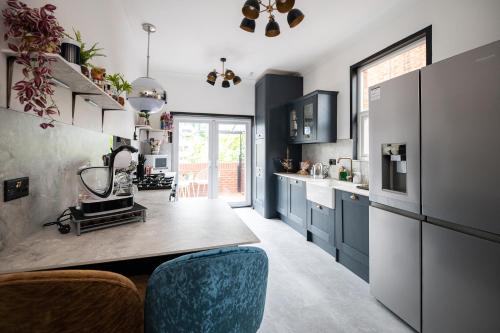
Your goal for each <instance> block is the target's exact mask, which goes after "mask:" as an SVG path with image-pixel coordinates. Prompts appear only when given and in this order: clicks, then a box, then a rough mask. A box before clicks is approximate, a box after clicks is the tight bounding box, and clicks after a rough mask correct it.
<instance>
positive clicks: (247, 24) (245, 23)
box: [240, 17, 255, 32]
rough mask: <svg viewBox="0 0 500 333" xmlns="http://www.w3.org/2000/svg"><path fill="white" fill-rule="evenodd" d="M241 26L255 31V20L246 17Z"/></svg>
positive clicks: (249, 30) (246, 29)
mask: <svg viewBox="0 0 500 333" xmlns="http://www.w3.org/2000/svg"><path fill="white" fill-rule="evenodd" d="M240 28H241V29H243V30H245V31H247V32H255V20H250V19H247V18H246V17H244V18H243V21H241V24H240Z"/></svg>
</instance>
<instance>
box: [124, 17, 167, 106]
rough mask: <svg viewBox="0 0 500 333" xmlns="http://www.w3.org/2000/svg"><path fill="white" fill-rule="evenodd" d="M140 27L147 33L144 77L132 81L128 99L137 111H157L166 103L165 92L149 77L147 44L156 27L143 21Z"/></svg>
mask: <svg viewBox="0 0 500 333" xmlns="http://www.w3.org/2000/svg"><path fill="white" fill-rule="evenodd" d="M142 29H143V30H144V31H146V32H147V33H148V52H147V62H146V77H140V78H138V79H136V80H135V81H134V82H132V92H131V93H130V94H128V101H129V103H130V105H132V107H133V108H134V109H136V110H137V111H140V112H148V113H157V112H160V111H161V109H162V108H163V106H164V105H165V104H167V92H166V91H165V90H164V89H163V88H162V86H161V85H160V84H159V83H158V82H156V80H154V79H152V78H150V77H149V44H150V40H151V34H152V33H153V32H156V27H155V26H154V25H152V24H151V23H143V24H142Z"/></svg>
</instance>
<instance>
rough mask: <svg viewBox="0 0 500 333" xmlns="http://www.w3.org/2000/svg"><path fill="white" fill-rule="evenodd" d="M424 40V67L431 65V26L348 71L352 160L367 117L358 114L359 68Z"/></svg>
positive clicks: (357, 153)
mask: <svg viewBox="0 0 500 333" xmlns="http://www.w3.org/2000/svg"><path fill="white" fill-rule="evenodd" d="M422 38H425V52H426V66H428V65H430V64H432V25H430V26H428V27H426V28H424V29H422V30H420V31H417V32H416V33H414V34H412V35H410V36H408V37H406V38H403V39H402V40H400V41H399V42H396V43H394V44H392V45H390V46H388V47H386V48H385V49H383V50H381V51H379V52H377V53H375V54H373V55H371V56H369V57H368V58H365V59H363V60H361V61H359V62H358V63H356V64H354V65H352V66H351V67H350V69H349V71H350V79H351V82H350V83H351V85H350V111H351V115H350V116H351V121H350V129H349V131H350V137H351V139H352V140H353V148H352V149H353V153H352V155H353V158H354V159H359V157H360V156H359V151H358V150H359V149H358V148H359V130H360V126H361V120H362V119H361V118H362V117H367V116H368V111H364V112H361V113H360V112H358V110H359V89H360V81H361V80H360V78H359V77H358V72H359V69H360V68H363V67H366V66H367V65H369V64H371V63H374V62H376V61H377V60H380V59H381V58H384V57H385V56H387V55H389V54H391V53H394V52H398V51H399V50H401V49H403V48H405V47H407V46H409V45H411V44H412V43H415V42H417V41H418V40H420V39H422Z"/></svg>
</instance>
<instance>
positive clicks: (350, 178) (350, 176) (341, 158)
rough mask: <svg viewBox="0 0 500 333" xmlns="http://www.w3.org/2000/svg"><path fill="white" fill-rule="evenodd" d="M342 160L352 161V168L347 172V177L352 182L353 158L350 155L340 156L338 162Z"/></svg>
mask: <svg viewBox="0 0 500 333" xmlns="http://www.w3.org/2000/svg"><path fill="white" fill-rule="evenodd" d="M342 160H346V161H349V163H350V166H351V168H350V169H349V170H347V174H348V175H349V176H348V177H347V180H348V181H350V182H352V158H349V157H340V158H339V159H338V160H337V164H340V161H342Z"/></svg>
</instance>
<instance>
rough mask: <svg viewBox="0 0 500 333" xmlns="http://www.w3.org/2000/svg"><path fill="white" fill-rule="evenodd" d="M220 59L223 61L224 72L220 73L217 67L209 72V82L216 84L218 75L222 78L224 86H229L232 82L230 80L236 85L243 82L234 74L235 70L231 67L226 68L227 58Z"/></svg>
mask: <svg viewBox="0 0 500 333" xmlns="http://www.w3.org/2000/svg"><path fill="white" fill-rule="evenodd" d="M220 61H221V62H222V72H220V73H218V72H217V71H216V70H215V69H214V70H213V71H211V72H210V73H208V75H207V82H208V83H209V84H211V85H212V86H213V85H215V82H216V81H217V77H219V76H220V77H221V78H222V80H223V81H222V88H229V87H230V86H231V84H230V83H229V81H233V84H234V85H238V84H240V83H241V78H240V77H239V76H237V75H236V74H234V72H233V71H232V70H230V69H225V68H224V64H225V63H226V58H220Z"/></svg>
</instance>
